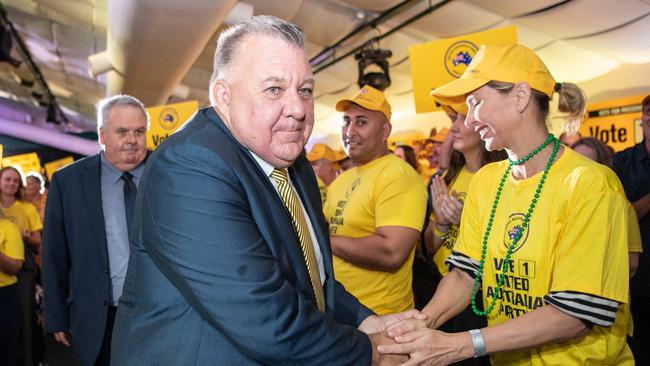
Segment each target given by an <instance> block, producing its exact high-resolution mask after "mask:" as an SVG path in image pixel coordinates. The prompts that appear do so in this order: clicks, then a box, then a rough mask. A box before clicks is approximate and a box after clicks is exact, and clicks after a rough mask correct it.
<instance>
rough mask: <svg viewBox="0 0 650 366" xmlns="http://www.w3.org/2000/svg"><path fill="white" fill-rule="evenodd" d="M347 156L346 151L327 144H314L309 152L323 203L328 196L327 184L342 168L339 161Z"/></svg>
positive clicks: (309, 158)
mask: <svg viewBox="0 0 650 366" xmlns="http://www.w3.org/2000/svg"><path fill="white" fill-rule="evenodd" d="M345 157H346V156H345V154H344V153H342V152H340V151H335V150H334V149H332V148H331V147H329V146H327V145H325V144H314V146H312V148H311V151H310V152H308V153H307V159H308V160H309V162H310V163H311V167H312V169H314V173H315V174H316V181H317V182H318V190H319V191H320V198H321V200H322V202H323V203H325V198H326V197H327V186H329V185H330V183H332V182H333V181H334V179H335V178H336V176H337V175H338V174H339V171H340V169H341V167H340V166H339V164H338V162H339V161H341V160H343V159H345Z"/></svg>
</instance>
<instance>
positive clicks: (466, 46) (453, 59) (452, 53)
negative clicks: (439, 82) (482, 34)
mask: <svg viewBox="0 0 650 366" xmlns="http://www.w3.org/2000/svg"><path fill="white" fill-rule="evenodd" d="M476 52H478V47H476V45H475V44H474V43H472V42H470V41H458V42H455V43H454V44H452V45H451V46H449V48H447V52H445V69H447V72H448V73H449V75H451V76H453V77H455V78H459V77H461V75H463V73H464V72H465V69H467V66H468V65H469V63H470V62H472V59H473V58H474V56H475V55H476Z"/></svg>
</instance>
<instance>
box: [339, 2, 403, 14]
mask: <svg viewBox="0 0 650 366" xmlns="http://www.w3.org/2000/svg"><path fill="white" fill-rule="evenodd" d="M341 1H342V2H344V3H346V4H348V5H351V6H354V7H355V8H360V9H363V10H368V11H372V12H376V13H380V12H384V11H386V10H388V9H390V8H392V7H393V6H396V5H398V4H399V3H401V2H402V0H341Z"/></svg>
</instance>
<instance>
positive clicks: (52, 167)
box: [44, 156, 74, 182]
mask: <svg viewBox="0 0 650 366" xmlns="http://www.w3.org/2000/svg"><path fill="white" fill-rule="evenodd" d="M72 163H74V159H73V158H72V156H66V157H65V158H62V159H58V160H54V161H50V162H49V163H45V166H44V167H45V174H47V180H48V181H50V182H51V181H52V175H53V174H54V172H56V171H57V170H59V169H61V168H63V167H65V166H66V165H70V164H72Z"/></svg>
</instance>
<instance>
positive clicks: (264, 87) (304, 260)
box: [112, 16, 415, 366]
mask: <svg viewBox="0 0 650 366" xmlns="http://www.w3.org/2000/svg"><path fill="white" fill-rule="evenodd" d="M303 37H304V36H303V34H302V31H301V30H300V29H299V28H298V27H297V26H295V25H293V24H290V23H287V22H285V21H282V20H280V19H277V18H275V17H269V16H259V17H253V18H252V19H250V20H249V21H247V22H245V23H242V24H239V25H237V26H234V27H232V28H230V29H228V30H226V31H225V32H224V33H222V34H221V36H220V37H219V41H218V44H217V50H216V52H215V62H214V74H213V77H212V79H211V83H210V85H211V93H210V94H211V100H212V107H211V108H205V109H201V110H199V111H198V112H197V113H196V114H195V115H194V116H193V117H192V118H191V119H190V120H189V121H188V122H187V123H186V124H185V126H184V127H183V129H182V130H181V131H179V132H177V133H176V134H174V135H172V136H171V137H169V138H168V140H166V141H165V142H164V143H163V144H162V145H160V146H159V147H158V149H157V150H156V151H155V152H154V153H153V154H152V156H151V158H150V159H149V160H148V163H147V167H146V169H145V173H144V176H143V180H142V185H141V187H140V191H139V194H138V201H137V204H136V214H135V228H134V231H133V232H132V243H131V244H132V245H131V257H130V259H129V269H128V272H127V278H126V282H125V285H124V294H123V296H122V298H121V299H120V305H119V307H118V313H117V319H116V323H115V330H114V337H113V356H114V358H113V360H112V364H113V365H120V366H129V365H153V364H161V363H162V364H168V365H238V366H244V365H368V364H370V363H371V360H373V361H377V362H378V361H386V360H382V359H380V358H379V356H378V353H376V352H375V351H374V349H375V348H376V347H375V346H376V345H378V344H382V343H385V342H391V341H392V340H391V339H390V338H388V337H387V336H386V335H385V334H384V333H375V332H379V331H381V330H383V329H385V326H386V324H388V323H390V322H391V321H392V320H394V319H395V318H397V316H394V315H393V316H388V317H383V318H379V317H377V316H376V315H374V314H373V313H372V312H371V311H370V310H368V309H367V308H366V307H364V306H363V305H361V304H360V303H359V302H358V301H357V299H356V298H354V297H353V296H352V295H350V294H349V293H348V292H346V291H345V289H344V288H343V287H342V286H341V284H340V283H338V282H336V280H335V279H334V275H333V271H332V258H331V251H330V246H329V242H328V232H327V226H326V223H325V221H324V217H323V214H322V206H321V203H320V196H319V192H318V188H317V184H316V178H315V176H314V173H313V171H312V169H311V167H310V164H309V162H308V161H307V159H306V158H305V156H304V153H303V148H304V145H305V143H306V142H307V139H308V137H309V135H310V133H311V130H312V127H313V122H314V109H313V107H314V105H313V103H314V102H313V96H312V92H313V88H314V80H313V74H312V72H311V68H310V65H309V62H308V61H307V58H306V55H305V52H304V50H303V44H304V38H303ZM287 173H288V181H287V177H286V174H287ZM414 313H415V311H412V312H411V315H413V314H414ZM364 332H367V333H374V334H371V335H370V336H368V335H367V334H366V333H364Z"/></svg>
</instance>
